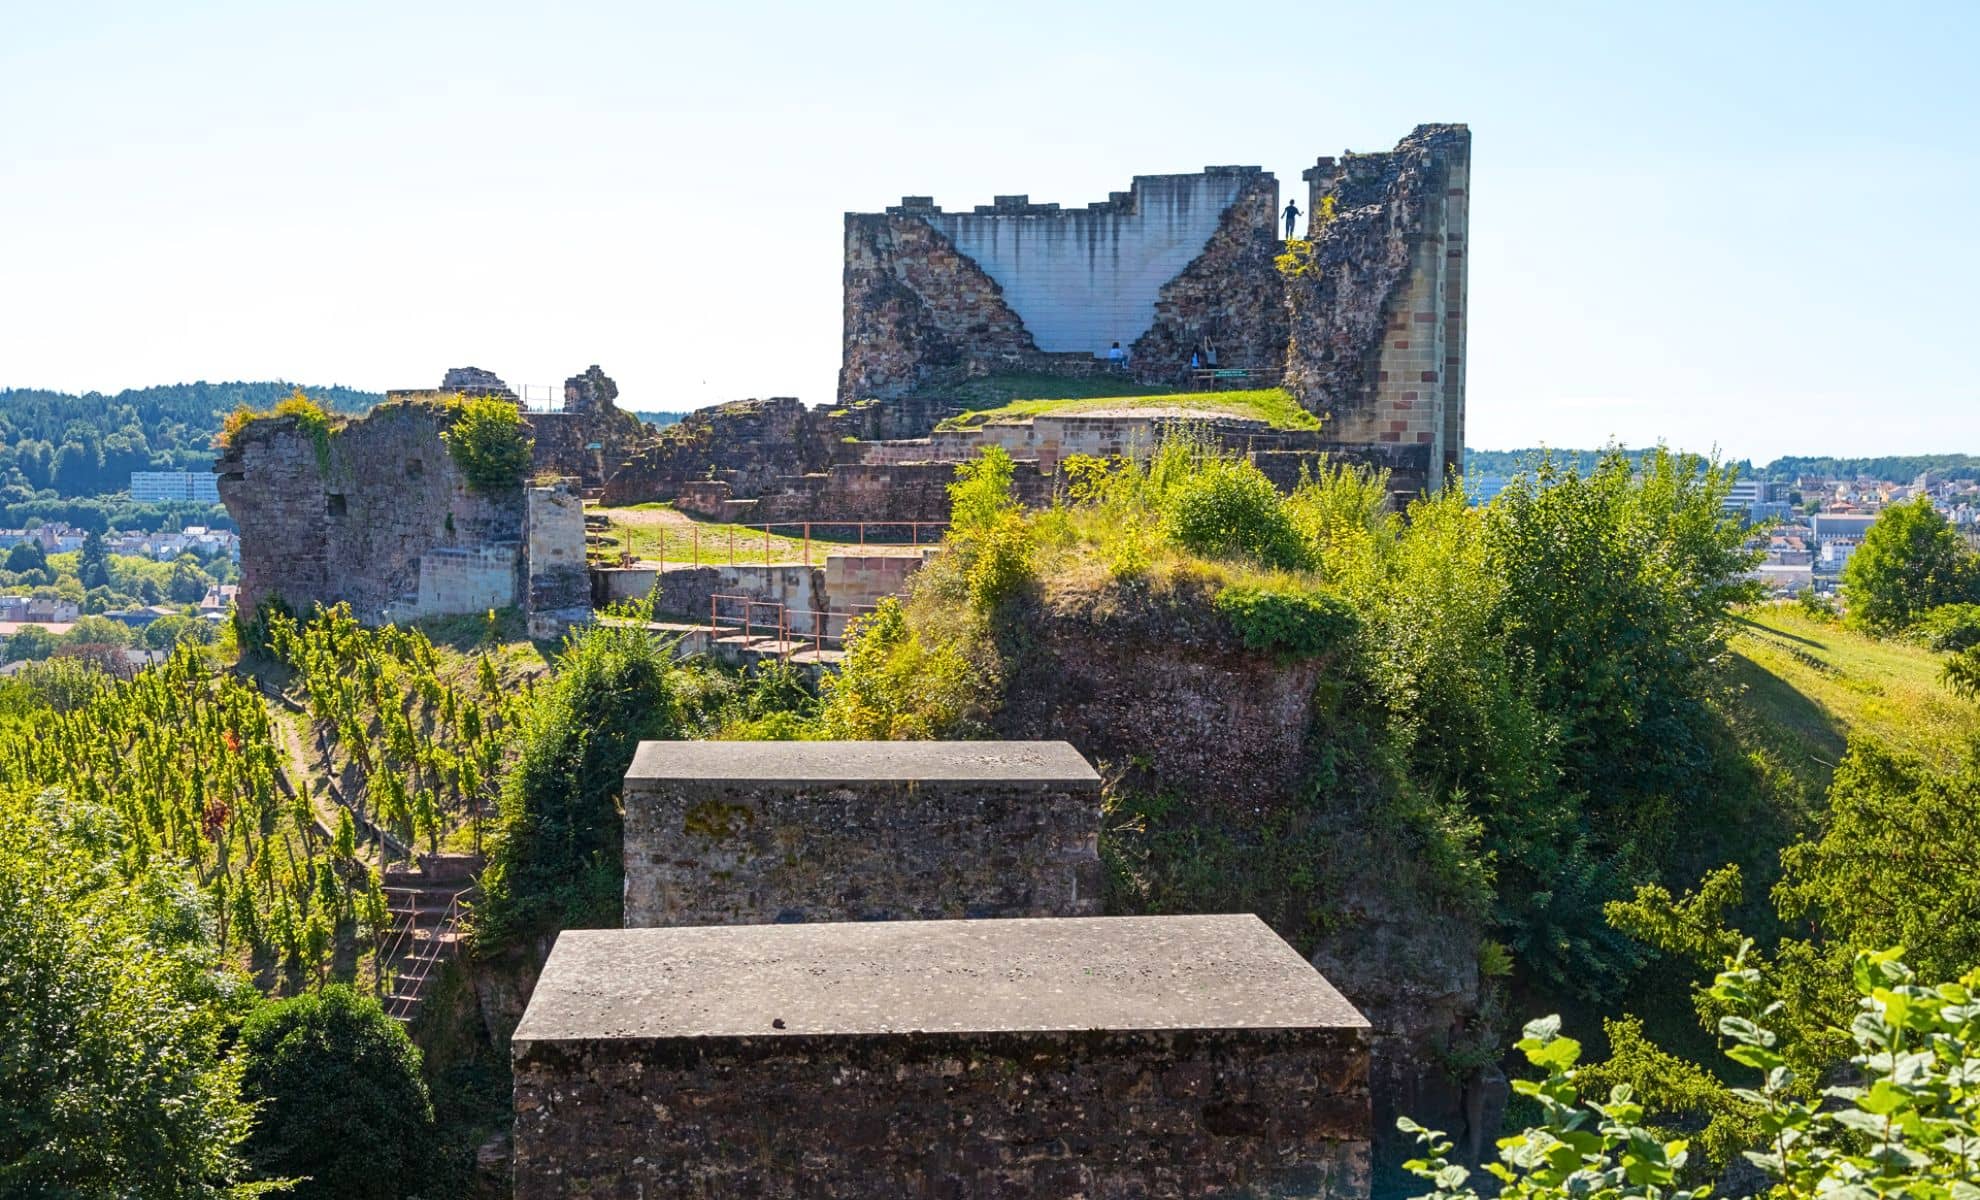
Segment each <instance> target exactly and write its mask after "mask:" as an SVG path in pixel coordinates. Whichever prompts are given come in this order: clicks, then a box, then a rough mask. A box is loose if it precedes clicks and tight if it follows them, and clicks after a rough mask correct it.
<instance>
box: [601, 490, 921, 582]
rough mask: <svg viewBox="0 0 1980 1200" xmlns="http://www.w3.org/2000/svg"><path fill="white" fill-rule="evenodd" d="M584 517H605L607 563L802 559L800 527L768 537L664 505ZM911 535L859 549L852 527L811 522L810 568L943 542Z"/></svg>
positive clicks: (887, 536)
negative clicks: (623, 556) (833, 558)
mask: <svg viewBox="0 0 1980 1200" xmlns="http://www.w3.org/2000/svg"><path fill="white" fill-rule="evenodd" d="M585 512H586V514H587V515H590V516H603V517H605V518H606V520H607V521H609V522H610V524H611V528H610V530H609V531H608V532H607V534H606V536H607V537H608V538H610V539H612V541H613V543H614V545H613V546H608V547H607V548H606V550H605V553H604V555H603V557H604V558H607V559H610V558H613V557H615V556H616V555H615V553H614V548H615V547H616V549H617V550H623V551H625V552H627V553H629V554H631V555H632V556H633V558H634V559H635V560H637V561H640V562H646V563H667V564H670V565H673V564H687V565H690V566H711V567H712V566H720V565H723V564H727V563H735V564H739V565H756V566H762V565H765V564H779V563H783V564H790V563H801V562H803V561H805V557H806V547H805V537H804V526H803V524H802V523H798V522H782V523H773V524H772V525H771V527H770V532H769V535H768V536H767V537H766V536H765V533H764V529H763V526H761V525H735V524H730V523H727V522H723V521H705V520H701V519H700V518H697V517H693V516H690V515H689V514H687V513H684V512H681V511H680V510H678V509H676V508H675V507H674V506H673V505H671V504H664V503H648V504H633V505H628V506H626V507H624V508H589V509H586V510H585ZM912 532H913V531H912V530H911V529H910V528H909V526H908V524H907V523H906V522H901V523H899V524H898V525H887V526H874V527H872V528H869V529H868V531H867V536H866V542H865V544H864V545H863V546H862V545H861V542H860V538H859V535H858V534H857V533H856V532H852V531H851V523H850V522H843V521H842V522H839V523H838V524H830V523H826V522H814V523H813V524H812V534H811V540H810V559H811V562H812V564H813V565H814V566H822V565H824V562H825V555H826V554H827V553H844V552H846V551H854V552H857V553H861V554H919V553H920V552H921V550H922V548H925V547H928V546H933V545H935V544H937V543H938V542H940V541H941V538H942V529H941V527H940V526H938V525H937V524H936V523H934V522H922V528H921V530H920V538H921V545H920V546H919V547H918V546H915V545H913V544H911V543H910V542H909V540H908V538H909V535H910V534H911V533H912ZM827 535H830V536H827Z"/></svg>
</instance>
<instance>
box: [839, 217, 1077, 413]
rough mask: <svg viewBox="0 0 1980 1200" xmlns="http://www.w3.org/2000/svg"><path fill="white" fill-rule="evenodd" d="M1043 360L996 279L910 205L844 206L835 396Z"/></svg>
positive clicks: (884, 392) (906, 388) (885, 392)
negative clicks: (879, 209)
mask: <svg viewBox="0 0 1980 1200" xmlns="http://www.w3.org/2000/svg"><path fill="white" fill-rule="evenodd" d="M1044 361H1046V360H1045V359H1044V356H1043V355H1042V354H1041V352H1040V351H1039V349H1038V346H1037V344H1036V343H1035V342H1033V341H1032V338H1031V334H1030V333H1029V332H1028V331H1026V329H1025V327H1024V322H1023V321H1022V320H1020V319H1019V318H1018V315H1017V314H1016V313H1015V312H1013V311H1011V307H1010V305H1008V304H1006V303H1005V302H1004V295H1003V289H1002V288H1000V287H998V286H997V282H996V281H995V280H994V279H991V278H990V276H988V275H987V274H985V273H984V272H983V269H982V268H981V267H979V266H977V265H976V263H975V262H973V261H971V260H970V258H969V257H968V256H967V255H965V254H963V253H962V252H961V251H959V250H957V249H956V248H955V246H954V244H953V243H951V242H950V241H949V239H948V238H946V237H944V236H942V234H940V233H938V232H937V231H936V230H935V229H934V228H933V227H932V226H930V225H929V224H928V222H927V221H926V220H924V219H922V217H921V216H920V215H919V214H918V213H917V212H913V211H910V210H905V209H903V210H889V211H888V212H886V213H876V214H859V213H847V214H846V266H845V352H844V358H843V360H842V361H841V364H840V367H839V399H840V400H841V401H852V400H858V399H862V398H864V397H868V396H898V395H901V394H904V393H906V392H910V391H913V390H915V389H916V388H919V387H923V386H926V385H929V384H932V383H936V382H941V381H955V380H960V379H966V378H968V377H969V376H971V375H977V374H988V373H990V372H992V371H996V370H1021V369H1024V368H1025V367H1027V366H1036V365H1039V364H1041V363H1043V362H1044Z"/></svg>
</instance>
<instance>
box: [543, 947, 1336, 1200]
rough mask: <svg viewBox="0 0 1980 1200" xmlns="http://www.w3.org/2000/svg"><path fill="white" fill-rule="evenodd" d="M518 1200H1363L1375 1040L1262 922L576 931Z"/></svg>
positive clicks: (556, 957) (548, 999)
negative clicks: (610, 1199) (1168, 1199)
mask: <svg viewBox="0 0 1980 1200" xmlns="http://www.w3.org/2000/svg"><path fill="white" fill-rule="evenodd" d="M511 1055H512V1060H513V1065H514V1069H515V1103H516V1124H515V1189H516V1190H515V1195H516V1197H517V1200H543V1198H547V1197H553V1196H557V1197H562V1196H578V1195H583V1196H628V1197H630V1196H687V1195H692V1196H704V1197H730V1196H761V1197H794V1196H808V1197H821V1198H826V1200H833V1198H838V1197H853V1196H858V1197H871V1196H941V1197H950V1198H953V1200H965V1198H975V1197H1005V1196H1010V1197H1016V1196H1025V1197H1047V1196H1052V1197H1056V1196H1074V1195H1078V1196H1085V1197H1088V1198H1089V1200H1116V1198H1126V1197H1145V1196H1222V1197H1233V1198H1234V1197H1238V1196H1248V1197H1264V1196H1271V1197H1329V1198H1334V1197H1343V1198H1344V1197H1363V1196H1366V1195H1367V1194H1368V1183H1369V1180H1368V1170H1369V1157H1368V1155H1369V1151H1368V1139H1369V1123H1370V1116H1369V1100H1368V1085H1367V1075H1368V1026H1367V1023H1366V1022H1365V1021H1363V1020H1362V1018H1361V1015H1360V1014H1359V1013H1357V1012H1356V1011H1355V1009H1354V1008H1353V1006H1352V1005H1350V1004H1349V1003H1348V1002H1347V1001H1346V1000H1345V999H1343V998H1342V996H1341V995H1340V993H1339V992H1337V991H1335V990H1334V989H1333V988H1332V987H1331V986H1330V985H1329V984H1328V983H1327V981H1326V980H1325V979H1323V978H1321V976H1320V975H1319V973H1318V972H1316V971H1314V969H1313V968H1312V967H1311V966H1310V965H1309V964H1308V963H1307V962H1306V961H1305V960H1304V959H1303V958H1301V957H1300V955H1299V954H1298V953H1297V952H1295V951H1294V950H1293V949H1292V947H1290V946H1288V945H1286V943H1285V942H1284V941H1282V940H1280V938H1279V937H1278V936H1277V935H1276V934H1274V933H1272V931H1271V930H1270V929H1268V928H1266V926H1265V925H1264V924H1263V923H1262V922H1260V921H1259V920H1258V919H1257V918H1256V917H1252V916H1210V917H1112V918H1091V919H1074V920H1009V921H918V922H876V923H848V924H833V925H804V926H788V925H787V926H777V925H755V926H737V927H731V928H674V929H626V930H572V931H567V932H565V933H564V934H563V935H562V936H561V937H560V938H559V939H558V942H557V945H556V948H555V949H554V950H553V951H552V953H551V955H550V960H549V963H548V965H547V966H546V967H545V968H544V971H543V975H542V978H541V980H540V981H539V982H538V983H537V986H536V991H535V993H534V994H533V995H532V996H531V998H530V1003H529V1010H528V1012H527V1013H526V1014H525V1015H524V1017H523V1020H522V1024H521V1026H520V1027H518V1028H517V1030H516V1033H515V1039H514V1041H513V1043H512V1047H511Z"/></svg>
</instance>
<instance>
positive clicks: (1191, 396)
mask: <svg viewBox="0 0 1980 1200" xmlns="http://www.w3.org/2000/svg"><path fill="white" fill-rule="evenodd" d="M1136 409H1146V410H1152V411H1169V410H1182V411H1184V412H1187V413H1190V414H1201V415H1202V416H1203V417H1204V418H1206V419H1208V418H1215V417H1219V416H1230V417H1250V418H1254V419H1256V420H1260V421H1264V422H1266V423H1267V424H1269V425H1271V426H1272V427H1273V428H1274V429H1318V428H1320V418H1319V417H1316V416H1314V415H1313V414H1312V413H1310V412H1307V411H1306V410H1305V409H1303V408H1301V407H1300V406H1299V401H1297V400H1295V399H1293V397H1292V393H1290V392H1288V391H1286V390H1285V389H1284V388H1258V389H1253V390H1248V391H1229V392H1177V393H1171V394H1165V395H1146V396H1078V397H1070V398H1057V399H1025V400H1012V401H1010V402H1008V403H1004V404H1000V405H998V406H996V407H994V408H981V409H974V410H972V411H969V412H965V413H962V414H960V415H958V416H954V417H950V418H949V419H948V420H945V421H943V422H942V423H941V424H940V425H938V426H936V428H938V429H945V430H956V429H977V428H980V427H982V426H984V425H997V424H1009V423H1013V422H1018V421H1025V420H1029V419H1031V418H1032V417H1038V416H1044V415H1047V414H1051V415H1055V416H1062V415H1066V414H1071V413H1081V412H1101V411H1106V412H1111V411H1115V410H1124V411H1128V412H1132V411H1134V410H1136Z"/></svg>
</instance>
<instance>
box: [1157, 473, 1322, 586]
mask: <svg viewBox="0 0 1980 1200" xmlns="http://www.w3.org/2000/svg"><path fill="white" fill-rule="evenodd" d="M1165 500H1166V503H1165V504H1164V508H1165V509H1166V514H1165V519H1164V522H1163V528H1164V530H1165V531H1166V532H1167V534H1168V535H1169V538H1170V539H1171V540H1172V541H1174V542H1175V543H1176V545H1178V546H1181V547H1182V548H1183V549H1185V550H1190V551H1193V552H1195V553H1197V554H1201V555H1204V556H1206V557H1211V558H1247V559H1251V560H1252V561H1254V562H1257V563H1259V564H1260V565H1262V566H1266V567H1272V568H1276V569H1279V570H1287V571H1293V570H1301V569H1304V568H1307V567H1311V566H1312V565H1313V558H1312V554H1311V552H1310V551H1309V550H1308V548H1307V545H1306V541H1305V539H1304V538H1302V537H1301V536H1300V532H1299V528H1298V526H1296V525H1295V524H1294V523H1293V519H1292V516H1291V514H1290V513H1289V512H1288V511H1287V508H1286V503H1285V497H1283V496H1281V495H1280V494H1279V489H1278V488H1277V487H1276V486H1274V485H1273V483H1272V481H1271V480H1270V479H1267V478H1266V477H1265V473H1264V472H1263V471H1260V470H1259V469H1258V468H1257V467H1255V466H1253V465H1252V464H1251V463H1249V462H1245V461H1243V460H1241V459H1233V458H1225V457H1222V456H1217V455H1211V456H1205V457H1203V458H1200V459H1199V460H1198V463H1197V469H1196V471H1194V472H1193V473H1191V474H1189V475H1188V476H1186V477H1184V478H1183V479H1181V480H1180V481H1179V482H1177V483H1176V484H1175V485H1174V486H1173V488H1172V490H1170V492H1169V494H1168V495H1167V497H1166V498H1165Z"/></svg>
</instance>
